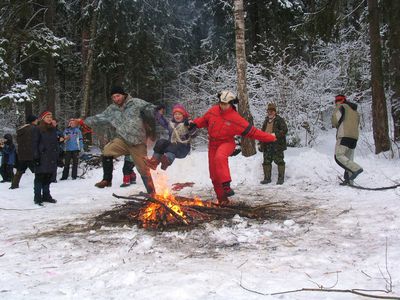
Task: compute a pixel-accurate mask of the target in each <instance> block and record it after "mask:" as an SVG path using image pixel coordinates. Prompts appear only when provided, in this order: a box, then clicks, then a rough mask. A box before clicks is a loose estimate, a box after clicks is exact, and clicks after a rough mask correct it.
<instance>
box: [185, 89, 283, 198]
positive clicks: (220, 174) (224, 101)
mask: <svg viewBox="0 0 400 300" xmlns="http://www.w3.org/2000/svg"><path fill="white" fill-rule="evenodd" d="M218 100H219V103H218V104H217V105H214V106H213V107H211V108H210V109H209V110H208V111H207V112H206V113H205V114H204V116H202V117H199V118H197V119H194V120H193V122H191V124H189V127H198V128H203V127H206V128H207V129H208V142H209V143H208V168H209V172H210V179H211V181H212V183H213V186H214V190H215V193H216V194H217V199H218V202H219V204H227V203H228V197H230V196H233V195H234V194H235V192H234V191H233V190H232V189H231V187H230V182H231V175H230V170H229V164H228V158H229V156H230V155H231V154H232V153H233V151H234V150H235V146H236V145H235V136H236V135H242V136H244V137H246V138H251V139H255V140H259V141H261V142H264V143H271V142H275V141H276V137H275V135H274V134H269V133H266V132H263V131H261V130H259V129H257V128H255V127H254V126H252V125H251V124H249V122H247V121H246V120H245V119H244V118H243V117H242V116H241V115H240V114H239V113H238V112H237V111H236V107H235V105H234V104H236V103H238V99H237V97H236V96H235V95H234V94H233V93H232V92H230V91H222V92H221V93H219V94H218Z"/></svg>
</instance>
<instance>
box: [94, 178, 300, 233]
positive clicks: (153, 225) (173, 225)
mask: <svg viewBox="0 0 400 300" xmlns="http://www.w3.org/2000/svg"><path fill="white" fill-rule="evenodd" d="M184 185H186V186H190V185H188V184H187V183H185V184H184ZM177 190H178V189H177ZM113 196H114V197H116V198H119V199H125V200H127V201H126V202H125V203H124V204H122V205H118V206H116V207H115V208H113V209H112V210H110V211H107V212H105V213H103V214H101V215H99V216H98V217H96V224H97V225H98V226H102V225H113V224H114V225H121V224H136V225H138V226H139V227H143V228H146V229H153V230H157V229H189V228H192V227H194V226H196V225H198V224H201V223H204V222H209V221H212V220H216V219H230V218H233V217H234V216H235V215H239V216H241V217H246V218H251V219H262V220H264V219H268V218H271V219H282V220H284V219H286V218H287V217H288V214H289V213H290V212H291V211H293V209H292V208H289V205H288V203H286V202H269V203H266V204H263V205H258V206H254V207H252V206H249V205H247V204H244V203H238V202H235V201H231V202H230V203H229V204H227V205H224V206H221V205H219V204H218V202H217V201H215V200H203V199H201V198H200V197H197V196H195V197H193V198H189V197H183V196H179V195H176V194H173V193H172V192H171V191H169V190H168V189H164V190H163V192H162V193H158V194H153V195H149V194H145V193H140V194H136V195H130V196H120V195H116V194H113Z"/></svg>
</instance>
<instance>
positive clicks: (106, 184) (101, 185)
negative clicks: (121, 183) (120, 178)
mask: <svg viewBox="0 0 400 300" xmlns="http://www.w3.org/2000/svg"><path fill="white" fill-rule="evenodd" d="M94 186H95V187H98V188H99V189H103V188H105V187H110V186H111V181H108V180H104V179H103V180H102V181H100V182H98V183H96V184H95V185H94Z"/></svg>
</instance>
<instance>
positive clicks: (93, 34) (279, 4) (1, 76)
mask: <svg viewBox="0 0 400 300" xmlns="http://www.w3.org/2000/svg"><path fill="white" fill-rule="evenodd" d="M234 5H235V4H234V1H229V0H226V1H224V0H208V1H207V0H163V1H157V0H35V1H31V0H30V1H13V0H2V1H1V2H0V107H1V111H0V128H3V129H2V130H3V132H2V133H4V132H6V131H10V132H15V128H16V127H17V126H19V125H21V124H23V123H24V119H25V116H26V115H28V114H31V113H34V114H38V113H39V112H41V111H42V110H45V109H47V110H51V111H53V112H54V113H55V115H56V117H57V119H58V120H59V122H60V124H62V125H64V124H66V122H67V120H68V119H69V118H71V117H86V116H89V115H93V114H96V113H99V112H101V111H102V110H104V108H105V107H106V106H107V105H109V104H110V103H111V99H110V96H109V91H110V88H111V86H113V85H122V86H123V87H124V88H125V89H126V90H127V91H129V93H130V94H131V95H132V96H133V97H138V98H142V99H145V100H147V101H149V102H152V103H155V104H161V103H163V104H166V105H167V107H169V108H170V107H171V105H172V104H173V103H178V102H179V103H182V104H184V105H186V106H187V107H188V110H189V112H190V113H191V114H192V116H194V117H196V116H198V115H199V114H201V113H202V112H204V111H205V110H206V109H207V108H208V107H210V105H212V104H213V103H215V102H216V94H217V93H218V92H219V91H221V90H223V89H231V90H233V91H236V86H237V82H236V80H237V76H236V73H237V70H236V56H235V16H234ZM244 12H245V32H246V35H245V37H246V60H247V76H246V78H247V91H248V96H249V106H250V111H251V113H252V115H253V117H254V123H255V125H256V126H260V124H261V123H262V121H263V119H264V117H265V108H266V105H267V103H269V102H275V103H276V104H277V106H278V108H279V114H281V115H282V116H283V117H285V118H286V120H287V122H288V125H289V144H290V145H291V146H306V145H307V146H312V145H313V141H314V140H315V139H316V137H318V135H319V134H321V132H323V131H324V130H326V129H327V128H328V126H330V113H331V111H332V109H333V97H334V96H335V95H336V94H345V95H347V97H348V100H350V101H353V102H356V103H357V104H358V105H359V111H360V112H361V115H362V124H361V126H362V128H363V129H364V130H365V131H371V132H373V133H374V139H375V147H374V150H375V153H380V152H382V151H388V150H392V152H391V153H392V154H393V153H398V151H393V150H398V149H399V144H398V142H399V141H400V18H399V17H398V16H399V15H400V1H396V0H382V1H377V0H348V1H344V0H332V1H331V0H248V1H245V2H244ZM377 113H378V114H377ZM200 141H201V139H200Z"/></svg>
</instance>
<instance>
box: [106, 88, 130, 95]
mask: <svg viewBox="0 0 400 300" xmlns="http://www.w3.org/2000/svg"><path fill="white" fill-rule="evenodd" d="M114 94H121V95H125V96H126V95H127V93H125V91H124V89H123V88H122V87H120V86H113V87H112V88H111V92H110V95H111V96H112V95H114Z"/></svg>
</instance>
